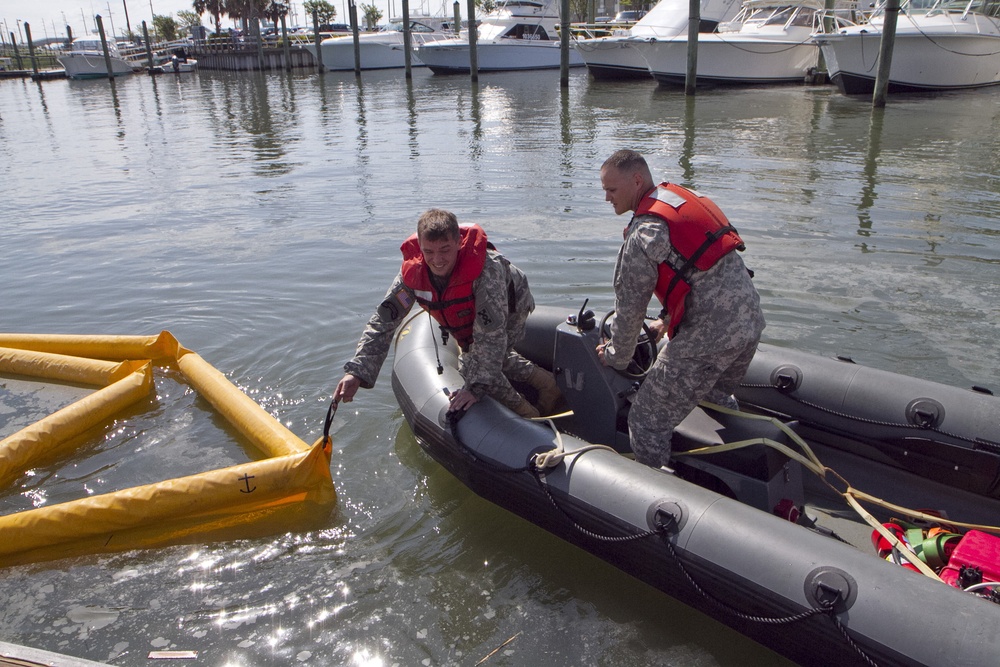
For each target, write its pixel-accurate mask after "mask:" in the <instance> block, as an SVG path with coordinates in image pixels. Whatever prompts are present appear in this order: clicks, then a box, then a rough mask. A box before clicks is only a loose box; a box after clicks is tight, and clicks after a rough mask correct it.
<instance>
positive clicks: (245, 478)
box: [239, 473, 257, 493]
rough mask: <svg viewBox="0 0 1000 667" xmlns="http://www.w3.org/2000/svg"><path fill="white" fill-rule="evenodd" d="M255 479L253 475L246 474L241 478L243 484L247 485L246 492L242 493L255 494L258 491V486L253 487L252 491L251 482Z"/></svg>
mask: <svg viewBox="0 0 1000 667" xmlns="http://www.w3.org/2000/svg"><path fill="white" fill-rule="evenodd" d="M253 478H254V476H253V475H247V474H245V473H244V475H243V476H242V477H240V478H239V480H240V481H241V482H243V483H244V484H246V485H247V488H246V491H244V490H243V489H240V493H253V492H254V491H256V490H257V487H256V486H255V487H253V488H252V489H251V488H250V480H251V479H253Z"/></svg>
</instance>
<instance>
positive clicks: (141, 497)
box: [0, 331, 337, 566]
mask: <svg viewBox="0 0 1000 667" xmlns="http://www.w3.org/2000/svg"><path fill="white" fill-rule="evenodd" d="M171 362H172V363H174V364H176V366H177V368H179V369H180V371H181V373H182V374H183V376H184V378H185V379H186V381H187V382H188V383H189V384H190V385H191V386H192V387H193V388H194V389H195V390H196V391H197V392H198V393H199V395H200V396H202V397H203V398H205V399H207V400H208V401H209V402H210V403H211V404H212V406H213V407H214V408H215V409H216V410H217V411H218V412H219V413H220V414H221V415H222V416H224V417H225V418H226V420H227V421H228V422H229V423H230V424H231V425H232V426H233V427H234V428H236V429H237V430H238V431H239V432H240V433H241V434H242V435H243V436H244V437H246V438H247V439H248V440H249V441H250V442H251V444H253V446H254V447H256V448H258V449H259V450H260V451H261V452H262V453H263V454H264V455H265V456H266V457H267V458H266V459H264V460H261V461H253V462H249V463H244V464H240V465H236V466H232V467H229V468H224V469H221V470H212V471H207V472H203V473H199V474H196V475H192V476H188V477H183V478H177V479H172V480H167V481H165V482H159V483H156V484H149V485H146V486H141V487H135V488H131V489H125V490H122V491H115V492H112V493H106V494H102V495H98V496H91V497H88V498H83V499H81V500H75V501H69V502H65V503H60V504H57V505H51V506H48V507H40V508H37V509H33V510H27V511H23V512H19V513H16V514H11V515H7V516H0V534H2V535H4V537H5V539H4V540H3V541H2V542H0V566H8V565H13V564H16V563H24V562H33V561H38V560H48V559H52V558H61V557H65V556H70V555H80V554H85V553H98V552H107V551H121V550H126V549H133V548H146V547H153V546H161V545H166V544H172V543H177V542H182V541H192V536H196V535H208V534H212V535H216V534H217V535H225V536H226V537H227V538H235V537H240V536H241V535H240V534H239V533H234V532H233V530H232V529H233V527H234V526H242V527H244V528H248V524H253V525H254V526H255V527H256V528H258V529H259V528H261V527H262V526H264V524H266V523H267V522H268V519H271V520H273V519H274V518H275V516H276V515H277V514H281V515H282V516H284V517H285V518H286V519H287V515H289V514H291V513H295V514H302V513H303V511H304V507H303V506H304V505H308V506H310V508H311V509H312V510H318V511H319V512H320V513H322V512H324V511H328V510H329V508H330V507H332V505H333V504H334V503H335V502H336V497H337V496H336V491H335V490H334V487H333V481H332V479H331V476H330V453H331V443H330V441H329V439H320V440H319V441H318V442H316V443H315V444H314V445H313V446H311V447H310V446H309V445H307V444H306V443H305V442H303V441H302V440H301V439H299V438H298V437H297V436H295V435H294V434H293V433H292V432H291V431H289V430H288V429H287V428H285V427H284V426H282V425H281V424H280V423H279V422H278V421H277V420H275V419H274V418H273V417H272V416H271V415H270V414H268V412H267V411H266V410H264V409H263V408H262V407H260V406H259V405H258V404H257V403H256V402H254V401H253V400H252V399H251V398H250V397H248V396H247V395H246V394H244V393H243V392H242V391H240V390H239V389H238V388H237V387H236V386H235V385H233V384H232V383H231V382H230V381H229V380H228V379H227V378H226V377H225V376H224V375H223V374H222V373H220V372H219V371H218V370H216V369H215V368H214V367H212V366H211V365H210V364H208V363H207V362H206V361H205V360H204V359H202V358H201V357H200V356H199V355H198V354H196V353H194V352H192V351H191V350H188V349H186V348H184V347H183V346H182V345H180V344H179V343H178V342H177V340H176V339H175V338H174V337H173V336H172V335H171V334H170V333H169V332H167V331H164V332H162V333H160V334H159V335H157V336H70V335H39V334H3V333H0V373H5V374H12V375H21V376H28V377H33V378H38V379H45V380H57V381H61V382H69V383H75V384H84V385H96V386H98V387H101V388H100V389H98V390H96V391H95V392H94V393H92V394H90V395H88V396H86V397H85V398H83V399H81V400H79V401H77V402H76V403H73V404H72V405H69V406H67V407H66V408H63V409H62V410H59V411H57V412H55V413H53V414H51V415H49V416H48V417H46V418H44V419H42V420H40V421H38V422H36V423H35V424H32V425H31V426H28V427H26V428H24V429H22V430H20V431H18V432H17V433H15V434H13V435H11V436H9V437H7V438H4V439H3V440H0V484H3V485H9V484H10V483H11V482H13V481H14V480H16V479H17V478H18V477H20V476H21V475H22V474H24V472H25V471H26V470H29V469H30V468H32V467H34V466H37V465H40V464H42V463H47V462H50V461H52V460H55V459H58V458H59V457H60V456H62V455H65V454H66V450H67V449H68V448H69V447H71V446H72V444H73V443H74V442H76V441H75V440H74V438H76V436H78V435H80V434H82V433H84V432H85V431H87V430H88V429H90V428H93V427H95V426H99V425H101V424H110V423H111V420H112V419H113V417H114V415H116V414H118V413H119V412H121V411H122V410H123V409H125V408H126V407H128V406H130V405H133V404H135V403H137V402H139V401H141V400H143V399H145V398H146V397H148V396H149V394H150V393H151V391H152V389H153V375H152V367H153V364H154V363H158V364H163V363H167V364H169V363H171ZM306 513H309V512H306ZM312 513H313V514H315V512H312ZM283 523H284V521H283V520H279V521H278V522H276V524H275V526H274V527H275V529H276V530H279V531H280V530H282V529H283V528H282V525H283ZM284 525H285V526H286V527H287V524H284Z"/></svg>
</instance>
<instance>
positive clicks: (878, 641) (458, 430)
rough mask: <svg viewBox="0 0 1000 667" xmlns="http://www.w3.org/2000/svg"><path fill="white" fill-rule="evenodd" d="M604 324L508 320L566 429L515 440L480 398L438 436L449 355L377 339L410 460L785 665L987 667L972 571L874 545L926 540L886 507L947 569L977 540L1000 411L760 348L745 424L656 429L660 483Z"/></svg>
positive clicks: (444, 348)
mask: <svg viewBox="0 0 1000 667" xmlns="http://www.w3.org/2000/svg"><path fill="white" fill-rule="evenodd" d="M603 324H604V323H603V322H601V323H600V324H599V323H598V322H596V321H595V317H594V314H593V312H592V311H584V309H582V308H580V309H579V310H574V309H572V308H566V309H560V308H539V309H538V310H536V312H535V313H533V314H532V316H531V317H530V318H529V321H528V334H527V336H526V339H525V341H523V343H522V344H521V345H519V349H520V351H521V352H522V353H523V354H524V355H525V356H527V357H529V358H531V359H532V360H533V361H535V362H536V363H539V364H540V365H542V366H544V367H546V368H548V369H551V370H552V371H553V372H554V373H555V374H556V378H557V382H558V383H559V386H560V389H561V390H562V392H563V395H564V398H565V401H566V403H567V407H568V408H569V410H571V411H572V414H571V415H568V416H563V417H561V418H558V419H553V420H551V421H548V422H546V421H528V420H524V419H521V418H519V417H517V416H516V415H514V414H513V413H512V412H511V411H509V410H507V409H506V408H504V407H503V406H500V405H499V404H497V403H496V402H494V401H492V400H491V399H489V398H486V399H484V400H481V401H479V402H478V403H476V404H475V405H473V406H472V407H471V408H470V409H469V410H468V412H467V413H465V414H464V415H463V416H461V418H459V419H455V418H453V417H450V416H449V415H448V413H447V409H448V396H447V394H448V392H449V391H452V390H456V389H458V388H460V387H461V386H462V378H461V376H460V375H459V372H458V350H457V347H456V346H455V344H454V342H451V341H449V342H446V343H443V342H442V340H441V335H440V333H439V331H438V327H437V326H436V325H434V323H433V322H432V321H431V320H430V318H429V317H428V316H426V315H425V314H420V315H417V316H415V317H413V318H412V319H411V320H410V321H408V322H407V324H406V325H405V326H404V327H401V329H400V331H399V332H398V334H397V338H396V349H395V360H394V363H393V373H392V383H393V391H394V392H395V395H396V398H397V400H398V402H399V405H400V406H401V408H402V410H403V413H404V415H405V418H406V420H407V422H408V423H409V424H410V426H411V428H412V429H413V432H414V434H415V435H416V437H417V439H418V441H419V442H420V445H421V446H422V447H423V448H424V449H425V450H426V451H427V452H428V453H429V454H430V455H431V456H432V457H433V458H434V459H435V460H437V461H438V462H439V463H440V464H441V465H443V466H444V467H445V468H447V469H448V470H449V471H451V473H452V474H454V475H455V476H456V477H457V478H458V479H459V480H461V481H462V482H463V483H464V484H465V485H466V486H468V487H469V489H471V490H472V491H473V492H475V493H476V494H478V495H480V496H482V497H483V498H485V499H487V500H489V501H491V502H493V503H495V504H497V505H499V506H501V507H503V508H505V509H507V510H509V511H511V512H514V513H515V514H518V515H520V516H521V517H523V518H525V519H527V520H529V521H531V522H533V523H535V524H537V525H538V526H541V527H542V528H544V529H546V530H548V531H550V532H552V533H553V534H555V535H558V536H559V537H561V538H563V539H565V540H566V541H568V542H570V543H572V544H574V545H577V546H578V547H580V548H582V549H585V550H587V551H588V552H590V553H592V554H595V555H597V556H598V557H600V558H602V559H604V560H605V561H607V562H608V563H610V564H612V565H614V566H615V567H618V568H620V569H621V570H623V571H625V572H627V573H629V574H631V575H633V576H635V577H637V578H639V579H641V580H642V581H644V582H646V583H648V584H649V585H651V586H654V587H656V588H658V589H660V590H661V591H663V592H665V593H666V594H668V595H670V596H672V597H674V598H676V599H678V600H681V601H682V602H684V603H686V604H688V605H690V606H691V607H694V608H696V609H698V610H700V611H701V612H703V613H706V614H709V615H711V616H712V617H714V618H716V619H718V620H719V621H721V622H723V623H725V624H727V625H729V626H731V627H732V628H734V629H736V630H738V631H739V632H741V633H743V634H745V635H746V636H748V637H750V638H752V639H754V640H756V641H758V642H760V643H761V644H764V645H766V646H768V647H770V648H771V649H773V650H774V651H776V652H778V653H780V654H782V655H785V656H787V657H788V658H790V659H792V660H794V661H796V662H798V663H800V664H803V665H838V666H839V665H934V666H937V665H942V666H943V665H992V664H997V661H998V657H997V656H1000V632H998V630H1000V604H998V601H1000V593H996V594H994V593H993V590H994V587H992V586H991V585H990V583H989V582H990V581H993V580H996V579H995V578H991V577H994V576H995V575H994V574H991V573H993V572H994V571H993V570H991V569H990V567H991V564H990V563H989V562H987V563H985V564H981V566H980V567H978V568H974V567H973V563H972V561H971V560H970V562H969V563H968V564H964V565H963V567H962V570H961V573H960V576H959V575H958V574H956V572H955V570H957V566H955V564H954V563H949V564H947V565H946V564H944V563H943V562H942V561H941V560H940V558H944V557H945V556H947V554H944V553H942V554H937V557H935V554H933V553H931V549H930V548H929V547H928V548H925V547H924V546H923V545H917V544H916V543H915V544H914V546H913V547H910V548H909V551H911V552H915V553H916V554H917V555H920V553H921V552H922V551H925V552H926V553H924V554H923V555H922V556H921V558H923V559H926V560H927V564H925V565H922V567H921V568H917V567H914V565H912V564H910V563H909V559H910V558H912V553H911V555H910V556H906V555H905V554H904V555H902V556H901V551H907V547H906V542H905V540H904V539H901V540H900V541H899V542H894V541H891V540H890V541H889V544H886V543H885V542H882V543H881V544H880V545H879V546H881V547H885V549H886V550H885V551H883V552H881V553H876V542H875V540H873V526H876V525H881V524H883V523H891V520H893V519H896V517H903V518H905V519H906V520H907V521H910V522H912V523H910V524H906V526H905V527H906V529H907V530H908V531H913V530H914V527H915V526H916V527H917V529H918V530H919V529H920V528H919V527H920V526H924V528H927V527H928V526H929V525H931V524H932V523H933V522H931V521H929V520H928V517H927V514H926V512H925V513H924V516H923V518H921V517H920V516H917V517H916V518H914V516H912V515H907V514H905V511H906V510H905V508H930V509H931V510H933V512H931V514H932V515H934V514H940V515H942V516H945V517H947V520H942V522H943V523H945V524H947V530H945V529H940V528H939V529H938V532H939V533H950V534H952V537H949V538H948V540H947V541H948V542H950V544H949V545H948V547H949V548H948V549H947V550H946V551H947V552H948V553H952V552H954V553H958V552H959V551H960V550H961V549H956V548H955V544H956V542H960V541H965V540H971V537H970V536H974V535H979V536H982V535H988V533H989V531H988V529H987V526H990V525H996V524H997V523H1000V499H998V498H1000V443H998V438H1000V426H998V421H997V420H998V416H997V415H998V414H1000V399H998V398H997V397H994V396H992V395H991V394H989V393H988V392H987V391H986V390H983V389H981V388H977V389H975V390H962V389H955V388H952V387H947V386H943V385H939V384H936V383H932V382H927V381H923V380H917V379H914V378H909V377H904V376H900V375H896V374H893V373H887V372H883V371H877V370H874V369H870V368H865V367H862V366H859V365H857V364H854V363H852V362H850V361H845V360H828V359H824V358H821V357H817V356H814V355H808V354H802V353H797V352H794V351H792V350H786V349H780V348H775V347H772V346H767V345H761V346H760V350H759V351H758V354H757V356H756V357H755V359H754V362H753V365H752V367H751V369H750V371H749V372H748V374H747V377H746V379H745V381H744V386H742V387H741V390H740V392H739V394H738V396H737V397H738V399H739V400H740V404H741V407H742V409H743V410H744V411H745V412H751V413H754V415H756V416H755V417H753V418H748V417H744V416H742V415H740V414H731V413H728V412H725V411H717V410H714V409H712V408H711V407H709V406H706V407H704V408H701V407H699V408H697V409H696V410H695V411H694V412H693V413H692V414H691V416H690V417H688V418H687V419H686V420H685V421H684V422H683V423H682V424H681V425H680V426H679V427H678V428H677V430H676V431H675V434H674V453H675V457H674V463H673V467H674V469H675V470H676V474H671V473H669V472H665V471H662V470H656V469H652V468H649V467H647V466H644V465H642V464H639V463H636V462H635V461H634V460H632V459H631V458H630V457H629V450H628V433H627V426H626V417H627V411H628V407H629V398H630V397H631V395H632V394H633V393H634V391H635V390H636V389H637V388H638V386H639V383H640V382H641V380H642V368H643V367H644V366H645V367H648V364H650V363H651V362H652V360H653V357H655V354H656V348H655V346H653V345H652V344H651V343H649V342H648V341H645V342H644V343H643V344H640V345H639V347H638V348H637V352H636V359H635V364H636V368H633V369H632V370H633V372H625V373H617V372H615V371H612V370H610V369H608V368H605V367H603V366H601V365H600V363H599V361H598V359H597V357H596V354H595V352H594V348H595V347H596V345H597V344H598V343H599V342H600V333H599V332H600V330H601V329H602V328H603ZM764 416H767V417H769V418H764ZM556 425H558V430H556V429H555V426H556ZM725 443H742V446H739V447H737V448H734V449H731V450H726V448H725V447H724V446H720V445H724V444H725ZM747 443H750V444H747ZM803 444H804V445H805V447H806V449H808V450H809V453H810V456H802V455H800V454H799V452H800V451H802V445H803ZM706 448H714V449H706ZM694 450H702V451H700V452H697V455H695V454H689V453H690V452H693V451H694ZM816 461H818V462H820V467H819V473H820V474H815V473H816V472H817V470H816V468H817V465H816V464H815V462H816ZM821 475H822V476H821ZM854 489H858V490H861V491H864V492H867V493H868V494H871V495H872V496H878V497H879V498H881V499H882V500H884V501H886V502H885V503H884V504H882V505H878V504H875V503H871V502H867V501H866V499H867V497H865V496H862V498H861V500H862V502H861V503H858V508H859V509H861V506H862V503H863V505H864V510H861V511H862V512H870V513H871V515H874V516H873V517H872V518H870V520H869V522H868V523H866V522H865V520H864V519H863V518H862V516H860V514H859V513H855V512H854V511H853V510H852V508H851V506H850V505H849V504H848V501H846V500H845V497H844V494H845V492H848V491H853V490H854ZM890 503H891V504H890ZM896 506H900V507H898V508H897V507H896ZM876 517H877V518H876ZM931 518H933V516H931ZM948 522H952V523H951V524H948ZM958 522H961V523H958ZM899 523H902V522H901V521H899ZM891 525H892V526H895V525H896V524H895V523H892V524H891ZM970 527H974V528H978V529H979V530H975V529H973V530H970ZM883 532H889V533H892V535H893V536H894V537H895V536H897V533H894V532H893V531H892V530H889V529H884V530H883ZM934 532H935V531H934V530H931V531H930V532H927V531H926V530H924V531H923V534H927V535H933V534H934ZM956 533H958V534H964V535H959V536H956V535H955V534H956ZM898 535H899V536H902V535H903V533H902V532H900V533H898ZM909 537H910V538H911V539H912V537H913V533H912V532H910V533H909ZM882 539H883V540H885V539H887V538H884V537H883V538H882ZM985 539H986V540H990V539H992V538H991V537H986V538H985ZM966 543H967V544H971V542H966ZM977 544H980V545H981V544H982V543H981V542H980V543H977ZM897 545H898V546H897ZM938 545H939V546H941V540H940V538H939V540H938ZM987 546H989V545H987ZM890 547H891V549H890ZM966 551H969V549H966ZM985 551H986V552H987V560H988V556H989V553H988V552H989V548H986V549H985ZM973 552H974V555H973V556H972V557H971V558H972V560H974V559H975V558H976V557H979V556H982V553H981V552H983V549H979V551H978V552H977V551H975V550H973ZM887 554H888V555H887ZM995 556H996V557H997V560H1000V551H998V552H997V553H996V554H995ZM953 560H954V558H953ZM914 569H923V570H925V571H927V572H929V573H930V574H929V575H928V574H921V573H920V572H915V571H912V570H914ZM949 569H950V570H952V571H951V572H950V574H951V575H952V576H945V575H948V574H949ZM977 572H978V573H979V574H980V575H982V576H980V579H979V580H977V579H976V575H977ZM938 574H940V575H941V578H943V579H946V580H948V581H949V583H950V584H951V585H949V583H944V582H942V581H940V580H939V579H938V576H937V575H938ZM956 579H957V581H956ZM980 580H985V581H983V583H979V581H980ZM963 588H965V589H966V590H962V589H963Z"/></svg>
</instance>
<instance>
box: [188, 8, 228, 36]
mask: <svg viewBox="0 0 1000 667" xmlns="http://www.w3.org/2000/svg"><path fill="white" fill-rule="evenodd" d="M191 5H192V7H193V8H194V11H196V12H197V13H198V15H199V16H201V15H202V14H211V15H212V18H214V19H215V34H217V35H218V34H219V33H221V32H222V14H223V13H224V12H225V11H226V1H225V0H194V2H192V3H191Z"/></svg>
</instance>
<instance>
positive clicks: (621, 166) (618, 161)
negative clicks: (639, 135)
mask: <svg viewBox="0 0 1000 667" xmlns="http://www.w3.org/2000/svg"><path fill="white" fill-rule="evenodd" d="M607 167H612V168H614V169H616V170H618V171H620V172H622V173H625V174H634V173H636V172H639V173H644V174H648V173H649V165H648V164H646V158H644V157H642V155H641V154H640V153H637V152H636V151H633V150H629V149H628V148H623V149H621V150H618V151H615V152H614V153H612V154H611V157H609V158H608V159H607V160H605V161H604V164H602V165H601V169H605V168H607Z"/></svg>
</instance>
